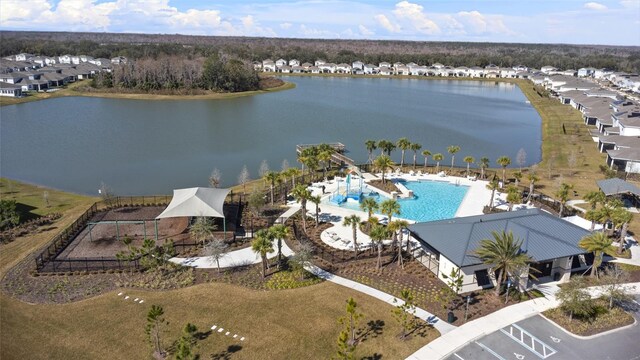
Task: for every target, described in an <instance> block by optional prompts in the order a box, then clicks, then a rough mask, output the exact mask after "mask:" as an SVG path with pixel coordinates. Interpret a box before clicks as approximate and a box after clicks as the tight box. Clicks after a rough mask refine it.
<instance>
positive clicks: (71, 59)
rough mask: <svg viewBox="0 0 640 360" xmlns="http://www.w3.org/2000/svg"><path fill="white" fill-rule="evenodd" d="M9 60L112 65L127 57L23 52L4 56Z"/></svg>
mask: <svg viewBox="0 0 640 360" xmlns="http://www.w3.org/2000/svg"><path fill="white" fill-rule="evenodd" d="M4 59H5V60H9V61H16V62H26V63H32V64H35V65H38V66H39V67H44V66H52V65H56V64H73V65H80V64H82V63H90V64H94V65H98V66H108V65H109V66H110V65H111V64H124V63H126V62H127V58H126V57H124V56H116V57H114V58H111V59H106V58H93V57H91V56H87V55H69V54H66V55H61V56H36V55H33V54H27V53H21V54H17V55H11V56H7V57H5V58H4Z"/></svg>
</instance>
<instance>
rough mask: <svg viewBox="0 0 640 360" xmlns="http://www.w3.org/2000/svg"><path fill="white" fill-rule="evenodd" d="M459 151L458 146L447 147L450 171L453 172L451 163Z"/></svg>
mask: <svg viewBox="0 0 640 360" xmlns="http://www.w3.org/2000/svg"><path fill="white" fill-rule="evenodd" d="M458 151H460V146H458V145H449V146H447V152H448V153H449V154H451V171H453V163H454V162H455V160H456V153H457V152H458Z"/></svg>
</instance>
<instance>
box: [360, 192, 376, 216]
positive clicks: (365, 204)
mask: <svg viewBox="0 0 640 360" xmlns="http://www.w3.org/2000/svg"><path fill="white" fill-rule="evenodd" d="M360 210H362V211H364V212H366V213H367V215H368V216H367V221H368V220H369V219H370V218H371V215H373V213H374V211H376V210H378V202H377V201H376V199H374V198H372V197H366V198H364V199H362V201H361V202H360Z"/></svg>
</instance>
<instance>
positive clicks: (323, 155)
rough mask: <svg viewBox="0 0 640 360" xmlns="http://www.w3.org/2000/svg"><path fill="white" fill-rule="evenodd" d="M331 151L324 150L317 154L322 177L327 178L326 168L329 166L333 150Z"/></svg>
mask: <svg viewBox="0 0 640 360" xmlns="http://www.w3.org/2000/svg"><path fill="white" fill-rule="evenodd" d="M330 149H331V150H324V151H321V152H319V153H318V160H319V161H322V165H323V166H322V177H323V178H325V179H326V178H327V167H328V166H329V165H331V156H332V155H333V151H332V150H333V148H330Z"/></svg>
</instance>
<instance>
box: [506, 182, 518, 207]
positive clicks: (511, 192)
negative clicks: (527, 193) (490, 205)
mask: <svg viewBox="0 0 640 360" xmlns="http://www.w3.org/2000/svg"><path fill="white" fill-rule="evenodd" d="M521 201H522V196H521V195H520V191H518V188H517V187H515V186H513V185H509V187H508V188H507V202H508V203H509V211H511V210H513V205H515V204H516V203H519V202H521Z"/></svg>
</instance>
